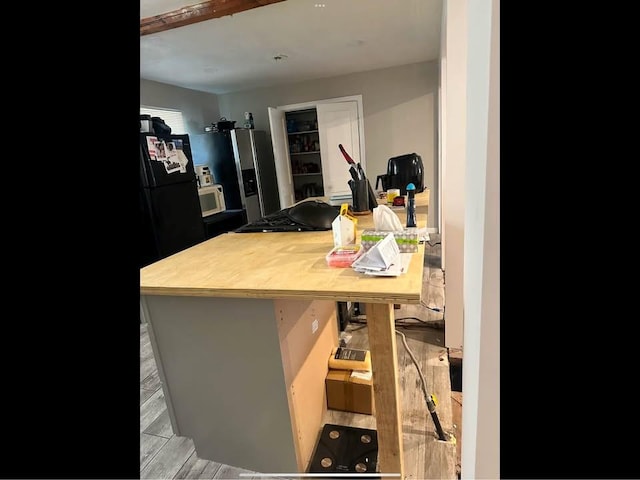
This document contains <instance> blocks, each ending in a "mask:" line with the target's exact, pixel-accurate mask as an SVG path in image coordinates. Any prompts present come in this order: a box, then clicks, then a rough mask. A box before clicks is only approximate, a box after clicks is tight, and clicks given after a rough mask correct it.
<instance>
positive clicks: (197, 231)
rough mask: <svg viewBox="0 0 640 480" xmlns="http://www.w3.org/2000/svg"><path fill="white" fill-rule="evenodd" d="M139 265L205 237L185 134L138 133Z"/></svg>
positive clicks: (190, 154) (189, 145) (156, 259)
mask: <svg viewBox="0 0 640 480" xmlns="http://www.w3.org/2000/svg"><path fill="white" fill-rule="evenodd" d="M139 199H140V217H141V225H142V235H141V241H142V245H141V252H140V260H139V263H140V268H142V267H144V266H146V265H149V264H151V263H153V262H156V261H158V260H160V259H163V258H165V257H168V256H170V255H173V254H174V253H177V252H179V251H181V250H184V249H186V248H188V247H191V246H193V245H196V244H197V243H200V242H202V241H204V240H205V231H204V223H203V221H202V211H201V209H200V199H199V197H198V186H197V183H196V174H195V170H194V167H193V156H192V153H191V143H190V141H189V136H188V135H167V136H164V137H159V136H157V135H155V134H152V133H141V134H140V189H139Z"/></svg>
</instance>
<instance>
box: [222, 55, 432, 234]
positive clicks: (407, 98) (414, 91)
mask: <svg viewBox="0 0 640 480" xmlns="http://www.w3.org/2000/svg"><path fill="white" fill-rule="evenodd" d="M438 72H439V66H438V63H437V62H422V63H416V64H411V65H403V66H400V67H392V68H385V69H379V70H372V71H369V72H361V73H355V74H350V75H342V76H338V77H331V78H324V79H321V80H310V81H307V82H300V83H295V84H291V85H286V86H279V87H269V88H261V89H255V90H249V91H244V92H236V93H229V94H225V95H219V96H218V102H219V106H220V114H221V115H223V116H225V117H227V119H229V120H235V121H236V122H237V123H236V125H241V124H242V122H243V119H244V112H252V113H253V118H254V123H255V128H257V129H261V130H266V131H267V132H268V133H269V135H271V131H270V127H269V117H268V113H267V107H278V106H284V105H291V104H297V103H305V102H312V101H315V100H323V99H328V98H338V97H346V96H350V95H362V101H363V112H364V136H365V153H366V165H367V172H366V173H367V176H368V177H369V179H370V180H371V183H372V185H371V186H372V187H375V179H376V177H377V176H378V175H381V174H383V173H386V169H387V161H388V160H389V158H391V157H394V156H397V155H402V154H405V153H412V152H415V153H418V154H419V155H420V156H421V157H422V161H423V163H424V167H425V184H426V186H427V187H428V188H429V189H431V199H430V201H431V205H430V207H429V220H428V226H429V227H436V226H437V219H438V215H439V205H438V203H439V202H438V190H437V160H436V159H437V108H438V103H437V94H438V82H439V73H438Z"/></svg>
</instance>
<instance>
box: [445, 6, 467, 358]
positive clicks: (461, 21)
mask: <svg viewBox="0 0 640 480" xmlns="http://www.w3.org/2000/svg"><path fill="white" fill-rule="evenodd" d="M444 11H445V22H444V25H443V28H444V29H445V35H444V38H445V45H444V46H443V52H444V55H445V56H444V61H443V64H442V66H443V73H442V78H443V85H444V88H443V92H442V95H443V98H442V102H443V110H444V114H443V118H442V121H443V125H444V128H443V130H442V133H441V134H442V142H443V149H442V155H443V158H442V238H441V242H442V255H443V264H442V266H443V268H444V270H445V302H446V303H445V345H446V346H447V347H449V348H456V349H458V348H462V344H463V331H464V328H463V327H464V304H463V293H464V291H463V275H464V228H465V224H464V215H465V213H464V210H465V186H464V176H465V161H466V152H465V149H466V132H467V112H466V106H467V78H468V77H467V0H449V1H447V2H446V3H445V5H444Z"/></svg>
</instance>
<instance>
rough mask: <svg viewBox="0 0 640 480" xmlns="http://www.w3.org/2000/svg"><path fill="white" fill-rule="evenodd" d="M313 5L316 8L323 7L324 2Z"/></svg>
mask: <svg viewBox="0 0 640 480" xmlns="http://www.w3.org/2000/svg"><path fill="white" fill-rule="evenodd" d="M314 7H316V8H324V7H325V4H324V3H316V4H315V5H314Z"/></svg>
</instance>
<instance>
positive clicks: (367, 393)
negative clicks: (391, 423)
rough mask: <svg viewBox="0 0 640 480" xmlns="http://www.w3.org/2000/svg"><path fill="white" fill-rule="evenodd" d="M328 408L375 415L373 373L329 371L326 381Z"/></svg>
mask: <svg viewBox="0 0 640 480" xmlns="http://www.w3.org/2000/svg"><path fill="white" fill-rule="evenodd" d="M325 384H326V389H327V408H330V409H333V410H343V411H346V412H354V413H364V414H367V415H373V413H374V404H373V380H372V377H371V372H370V371H369V372H363V371H357V370H334V369H329V372H328V373H327V378H326V380H325Z"/></svg>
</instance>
